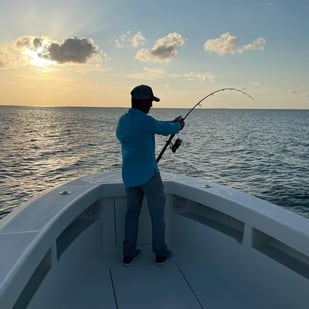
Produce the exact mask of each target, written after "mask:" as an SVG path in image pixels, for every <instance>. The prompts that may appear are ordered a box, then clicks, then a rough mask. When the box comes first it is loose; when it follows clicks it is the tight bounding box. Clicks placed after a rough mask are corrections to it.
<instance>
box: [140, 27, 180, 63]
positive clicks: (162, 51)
mask: <svg viewBox="0 0 309 309" xmlns="http://www.w3.org/2000/svg"><path fill="white" fill-rule="evenodd" d="M184 43H185V41H184V39H183V37H182V36H181V35H180V34H178V33H176V32H174V33H169V34H168V35H167V36H165V37H163V38H160V39H158V40H157V41H156V43H155V45H154V47H153V48H152V49H151V50H147V49H144V48H143V49H140V50H139V51H138V52H137V53H136V56H135V58H136V59H137V60H139V61H144V62H147V61H149V62H169V61H171V60H172V59H173V58H174V57H175V56H176V55H177V48H179V47H181V46H182V45H183V44H184Z"/></svg>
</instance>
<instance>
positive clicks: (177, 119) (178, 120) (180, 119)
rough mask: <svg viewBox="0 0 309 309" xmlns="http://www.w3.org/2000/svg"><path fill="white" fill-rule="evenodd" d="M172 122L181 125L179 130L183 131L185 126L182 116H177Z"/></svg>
mask: <svg viewBox="0 0 309 309" xmlns="http://www.w3.org/2000/svg"><path fill="white" fill-rule="evenodd" d="M174 122H179V123H180V125H181V128H180V130H182V129H183V127H184V126H185V121H184V119H183V118H182V116H178V117H177V118H175V119H174Z"/></svg>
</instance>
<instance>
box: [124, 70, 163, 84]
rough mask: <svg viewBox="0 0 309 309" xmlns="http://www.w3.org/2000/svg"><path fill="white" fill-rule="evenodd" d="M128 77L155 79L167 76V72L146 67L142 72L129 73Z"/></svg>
mask: <svg viewBox="0 0 309 309" xmlns="http://www.w3.org/2000/svg"><path fill="white" fill-rule="evenodd" d="M128 77H129V78H133V79H138V80H148V81H153V80H158V79H162V78H165V77H166V72H165V71H164V70H162V69H153V68H144V69H143V71H142V72H138V73H132V74H129V75H128Z"/></svg>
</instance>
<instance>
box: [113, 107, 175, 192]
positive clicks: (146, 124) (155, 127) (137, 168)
mask: <svg viewBox="0 0 309 309" xmlns="http://www.w3.org/2000/svg"><path fill="white" fill-rule="evenodd" d="M180 129H181V125H180V123H179V122H173V121H159V120H156V119H154V118H153V117H151V116H149V115H147V114H145V113H144V112H142V111H141V110H138V109H134V108H131V109H129V110H128V112H127V113H126V114H124V115H122V116H121V117H120V119H119V122H118V126H117V130H116V136H117V138H118V139H119V141H120V143H121V150H122V179H123V182H124V185H125V186H126V187H134V186H139V185H142V184H144V183H146V182H147V181H148V180H149V179H150V178H151V177H152V176H153V175H154V172H155V171H158V170H159V169H158V165H157V161H156V156H155V134H160V135H170V134H176V133H178V132H179V130H180Z"/></svg>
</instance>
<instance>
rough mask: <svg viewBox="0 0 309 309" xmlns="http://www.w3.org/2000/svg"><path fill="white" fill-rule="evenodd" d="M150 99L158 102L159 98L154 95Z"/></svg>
mask: <svg viewBox="0 0 309 309" xmlns="http://www.w3.org/2000/svg"><path fill="white" fill-rule="evenodd" d="M152 99H153V100H154V101H156V102H160V99H159V98H157V97H155V96H154V97H153V98H152Z"/></svg>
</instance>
